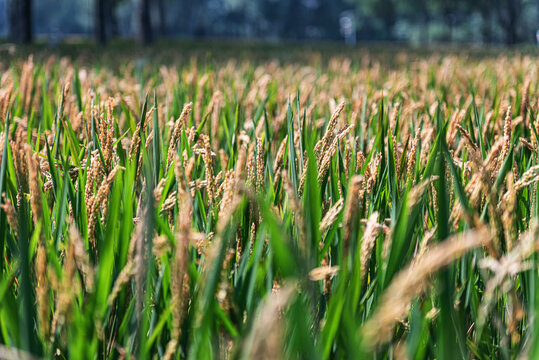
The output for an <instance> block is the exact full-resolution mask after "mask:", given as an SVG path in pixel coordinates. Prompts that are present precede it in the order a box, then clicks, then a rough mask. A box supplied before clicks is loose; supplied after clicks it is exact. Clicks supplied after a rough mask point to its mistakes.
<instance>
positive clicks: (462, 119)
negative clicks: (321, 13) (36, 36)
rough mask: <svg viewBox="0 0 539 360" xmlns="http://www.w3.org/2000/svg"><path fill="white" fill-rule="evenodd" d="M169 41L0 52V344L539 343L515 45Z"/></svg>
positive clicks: (217, 353) (53, 349)
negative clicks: (234, 48) (161, 48)
mask: <svg viewBox="0 0 539 360" xmlns="http://www.w3.org/2000/svg"><path fill="white" fill-rule="evenodd" d="M101 51H106V50H101ZM189 51H191V50H188V51H186V53H182V54H181V56H180V55H178V56H177V57H175V58H173V59H172V61H170V59H169V61H164V60H163V61H159V58H158V57H156V58H153V60H152V58H151V56H150V55H148V56H150V57H149V58H145V59H146V60H140V58H139V55H136V54H122V55H120V54H118V58H116V60H114V55H111V54H107V53H104V54H103V56H102V59H100V56H99V55H98V54H93V56H89V57H88V58H85V59H83V58H80V57H79V58H77V57H61V56H57V55H50V54H47V53H46V52H43V51H40V52H39V53H37V54H36V55H29V56H26V55H24V56H13V57H8V58H3V59H2V60H0V69H1V70H2V73H1V74H2V76H1V79H0V123H1V124H0V159H1V162H0V194H1V199H0V344H2V345H1V346H0V357H1V358H7V359H15V358H26V359H34V358H55V359H68V358H70V359H104V358H106V359H147V358H151V359H281V358H283V359H284V358H287V359H288V358H292V359H295V358H304V359H345V358H353V359H367V358H370V359H424V358H432V359H434V358H436V359H457V358H458V359H464V358H477V359H492V358H497V359H524V358H535V357H537V356H538V355H539V329H536V325H538V324H537V323H536V322H535V318H536V317H537V315H538V314H539V272H538V262H537V259H538V250H539V225H538V222H537V217H538V212H539V203H538V199H537V190H538V181H539V153H538V149H539V148H538V143H539V137H538V127H539V118H538V115H539V97H538V95H539V93H538V86H537V84H538V80H539V74H538V70H539V62H538V61H537V59H536V58H535V57H534V56H533V55H519V54H518V53H499V54H492V53H489V54H487V55H485V56H468V55H466V54H463V53H451V52H448V53H446V54H443V55H440V54H438V53H436V52H430V53H423V54H418V53H413V52H406V51H401V50H394V51H391V50H390V51H386V52H385V53H380V52H372V53H371V52H369V51H368V50H365V49H363V50H362V51H347V52H346V53H345V54H344V55H343V54H340V53H339V52H338V51H329V50H328V51H324V52H323V53H317V52H316V51H313V50H309V51H308V50H297V51H295V52H293V53H287V51H285V50H283V51H282V57H281V56H280V53H279V52H278V51H275V49H274V53H272V54H271V56H267V57H265V58H263V57H259V58H256V59H250V57H249V56H246V55H245V54H242V53H238V54H235V55H234V54H230V55H227V56H222V57H220V58H214V57H213V55H211V54H205V53H204V52H203V51H199V52H196V51H193V52H192V53H189Z"/></svg>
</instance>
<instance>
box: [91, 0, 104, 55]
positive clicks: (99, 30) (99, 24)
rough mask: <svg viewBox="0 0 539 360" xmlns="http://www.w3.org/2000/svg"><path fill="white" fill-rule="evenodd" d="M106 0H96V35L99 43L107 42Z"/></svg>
mask: <svg viewBox="0 0 539 360" xmlns="http://www.w3.org/2000/svg"><path fill="white" fill-rule="evenodd" d="M105 24H106V18H105V0H95V25H94V26H95V37H96V40H97V42H98V43H99V44H101V45H104V44H106V42H107V31H106V26H105Z"/></svg>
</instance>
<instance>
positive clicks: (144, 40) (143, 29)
mask: <svg viewBox="0 0 539 360" xmlns="http://www.w3.org/2000/svg"><path fill="white" fill-rule="evenodd" d="M137 17H138V23H139V29H138V30H139V41H140V43H141V44H142V45H149V44H150V43H151V42H152V40H153V39H152V38H153V36H152V23H151V19H150V2H149V0H138V7H137Z"/></svg>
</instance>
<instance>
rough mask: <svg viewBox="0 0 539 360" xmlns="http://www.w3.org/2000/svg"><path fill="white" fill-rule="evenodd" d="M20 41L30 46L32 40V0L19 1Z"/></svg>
mask: <svg viewBox="0 0 539 360" xmlns="http://www.w3.org/2000/svg"><path fill="white" fill-rule="evenodd" d="M21 25H22V26H21V30H22V34H21V40H22V42H23V43H25V44H30V43H31V42H32V40H33V30H32V0H21Z"/></svg>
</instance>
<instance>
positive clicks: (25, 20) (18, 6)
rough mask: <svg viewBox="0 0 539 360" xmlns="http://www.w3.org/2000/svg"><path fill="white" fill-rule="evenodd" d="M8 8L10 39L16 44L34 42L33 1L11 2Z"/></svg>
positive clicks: (18, 0) (14, 0) (19, 0)
mask: <svg viewBox="0 0 539 360" xmlns="http://www.w3.org/2000/svg"><path fill="white" fill-rule="evenodd" d="M8 7H9V9H8V16H9V37H10V38H11V40H12V41H14V42H18V43H24V44H30V43H31V42H32V40H33V30H32V1H31V0H11V1H9V3H8Z"/></svg>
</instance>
